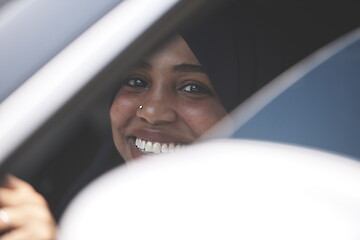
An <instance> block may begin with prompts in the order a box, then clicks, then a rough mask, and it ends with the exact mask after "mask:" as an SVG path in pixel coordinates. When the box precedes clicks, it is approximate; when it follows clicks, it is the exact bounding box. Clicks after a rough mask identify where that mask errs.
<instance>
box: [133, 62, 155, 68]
mask: <svg viewBox="0 0 360 240" xmlns="http://www.w3.org/2000/svg"><path fill="white" fill-rule="evenodd" d="M134 67H135V68H142V69H145V70H151V68H152V66H151V64H150V63H148V62H146V61H144V60H140V61H138V62H137V63H136V64H135V66H134Z"/></svg>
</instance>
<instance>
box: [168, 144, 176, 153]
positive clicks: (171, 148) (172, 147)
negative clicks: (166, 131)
mask: <svg viewBox="0 0 360 240" xmlns="http://www.w3.org/2000/svg"><path fill="white" fill-rule="evenodd" d="M174 151H175V145H174V144H173V143H170V145H169V152H174Z"/></svg>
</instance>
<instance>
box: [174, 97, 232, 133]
mask: <svg viewBox="0 0 360 240" xmlns="http://www.w3.org/2000/svg"><path fill="white" fill-rule="evenodd" d="M178 109H179V111H180V113H179V114H180V115H182V118H183V119H184V121H186V122H187V124H188V125H189V126H190V127H191V128H192V130H193V131H194V132H196V133H197V134H198V135H199V136H200V135H201V134H203V133H205V132H206V131H207V130H208V129H209V128H211V127H212V126H213V125H214V124H216V123H217V122H218V121H220V120H221V119H222V118H223V117H224V116H225V115H226V111H225V109H224V107H223V106H222V105H221V104H220V103H218V102H217V101H209V102H202V103H197V104H188V105H183V106H182V107H179V108H178Z"/></svg>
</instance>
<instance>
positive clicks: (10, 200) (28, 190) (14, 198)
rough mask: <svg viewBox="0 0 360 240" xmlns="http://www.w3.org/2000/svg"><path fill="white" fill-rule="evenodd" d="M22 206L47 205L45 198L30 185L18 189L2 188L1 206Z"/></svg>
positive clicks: (20, 186)
mask: <svg viewBox="0 0 360 240" xmlns="http://www.w3.org/2000/svg"><path fill="white" fill-rule="evenodd" d="M22 204H36V205H45V206H47V202H46V200H45V199H44V197H43V196H42V195H41V194H39V193H38V192H36V191H35V190H34V189H33V188H32V187H29V184H26V185H24V184H20V185H17V186H16V188H0V206H2V207H4V206H6V207H8V206H18V205H22Z"/></svg>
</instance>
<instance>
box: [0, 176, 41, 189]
mask: <svg viewBox="0 0 360 240" xmlns="http://www.w3.org/2000/svg"><path fill="white" fill-rule="evenodd" d="M4 187H6V188H13V189H16V188H21V189H23V190H25V189H26V190H27V191H34V188H33V187H32V186H31V185H30V184H29V183H28V182H25V181H24V180H21V179H20V178H17V177H15V176H14V175H11V174H8V175H6V177H5V182H4Z"/></svg>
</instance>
